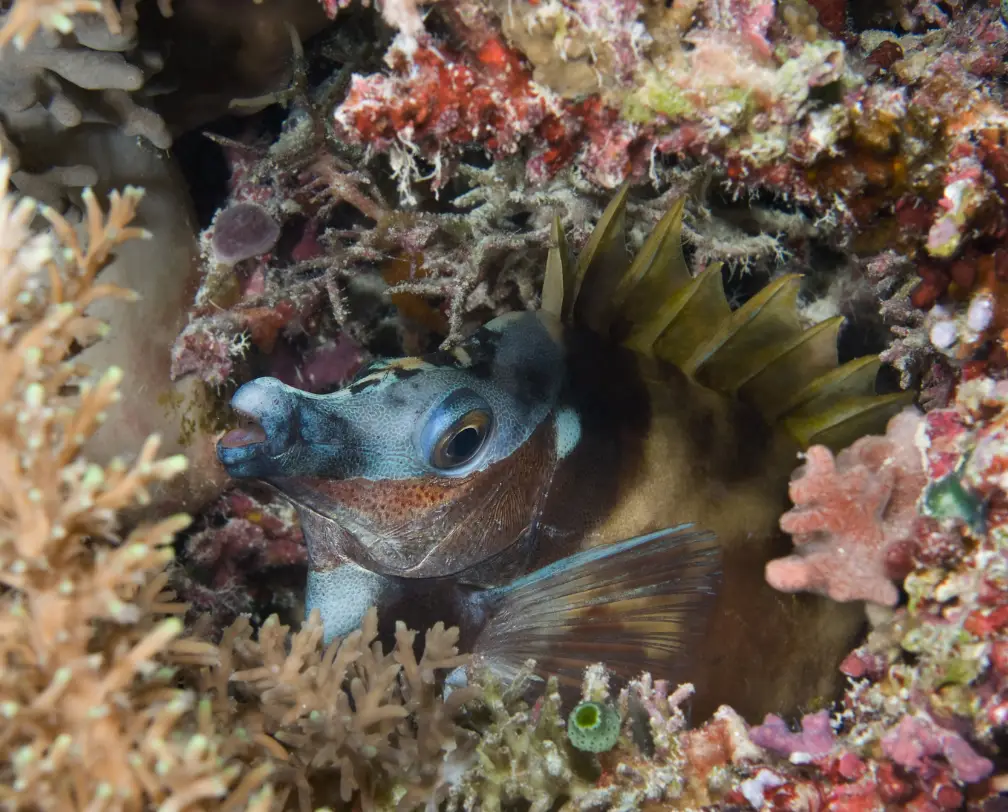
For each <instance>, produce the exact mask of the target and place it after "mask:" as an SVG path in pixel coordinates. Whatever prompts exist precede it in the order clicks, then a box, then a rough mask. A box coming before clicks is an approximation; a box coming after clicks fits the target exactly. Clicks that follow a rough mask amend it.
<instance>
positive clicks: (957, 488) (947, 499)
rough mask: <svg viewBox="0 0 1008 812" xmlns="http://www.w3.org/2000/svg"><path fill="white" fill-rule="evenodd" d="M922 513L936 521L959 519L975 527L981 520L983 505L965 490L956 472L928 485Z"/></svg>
mask: <svg viewBox="0 0 1008 812" xmlns="http://www.w3.org/2000/svg"><path fill="white" fill-rule="evenodd" d="M924 512H925V513H926V514H927V515H929V516H934V517H935V518H938V519H961V520H962V521H964V522H965V523H966V524H968V525H969V526H970V527H977V526H979V524H980V523H981V520H982V519H983V504H982V503H981V501H980V500H979V499H978V498H977V497H976V496H975V495H974V494H972V493H970V492H969V491H968V490H966V488H964V487H963V484H962V481H961V480H960V479H959V474H958V472H956V473H952V474H949V475H948V476H946V477H943V478H942V479H939V480H938V481H937V482H933V483H931V484H930V485H928V487H927V490H925V491H924Z"/></svg>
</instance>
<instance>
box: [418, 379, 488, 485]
mask: <svg viewBox="0 0 1008 812" xmlns="http://www.w3.org/2000/svg"><path fill="white" fill-rule="evenodd" d="M492 429H493V412H492V411H491V410H490V407H489V405H488V404H487V403H486V401H484V400H483V398H481V397H480V396H479V395H477V394H476V393H475V392H472V391H471V390H468V389H459V390H456V391H455V392H453V393H452V394H451V395H449V396H448V398H446V399H445V400H444V401H443V402H442V403H441V404H440V405H439V406H438V407H437V408H436V409H435V410H434V412H433V413H432V414H431V416H430V418H429V419H428V421H427V425H426V426H425V427H424V429H423V432H422V434H421V436H420V446H421V452H422V453H423V456H424V457H425V458H426V461H427V463H428V464H429V465H430V466H431V467H432V468H435V469H437V470H439V471H445V472H455V473H459V471H458V469H460V468H464V467H465V466H466V465H467V464H468V463H470V462H472V461H473V460H474V459H476V457H477V456H478V455H479V453H480V451H482V450H483V447H484V446H485V445H486V442H487V438H488V437H489V436H490V433H491V431H492Z"/></svg>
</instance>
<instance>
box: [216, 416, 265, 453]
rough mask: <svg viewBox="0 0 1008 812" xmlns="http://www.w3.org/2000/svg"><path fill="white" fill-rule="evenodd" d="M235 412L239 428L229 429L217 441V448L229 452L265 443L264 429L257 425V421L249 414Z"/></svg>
mask: <svg viewBox="0 0 1008 812" xmlns="http://www.w3.org/2000/svg"><path fill="white" fill-rule="evenodd" d="M235 411H236V412H237V414H238V417H239V421H238V422H239V426H238V428H236V429H231V431H229V432H228V433H227V434H225V435H224V436H223V437H221V438H220V439H219V440H218V441H217V446H218V448H225V449H229V450H230V449H235V448H248V447H249V446H253V445H260V444H261V443H265V442H266V429H264V428H263V427H262V426H261V425H259V421H258V420H257V419H256V418H255V417H253V416H252V415H250V414H245V413H244V412H238V411H237V410H235Z"/></svg>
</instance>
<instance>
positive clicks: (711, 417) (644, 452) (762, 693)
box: [533, 349, 864, 719]
mask: <svg viewBox="0 0 1008 812" xmlns="http://www.w3.org/2000/svg"><path fill="white" fill-rule="evenodd" d="M600 356H601V354H600V353H597V352H591V353H586V354H585V357H584V358H583V361H582V362H581V363H577V362H572V363H571V364H570V368H571V376H572V388H573V389H574V391H575V392H577V393H578V394H579V395H580V398H579V399H580V400H581V401H582V406H581V407H580V408H581V409H582V416H583V418H582V419H583V420H585V427H584V435H583V439H582V441H581V443H580V444H579V445H578V447H577V448H576V449H575V450H574V451H573V452H572V453H571V455H570V457H569V458H568V459H566V460H564V461H562V463H561V464H560V466H559V468H558V470H557V473H556V475H555V477H554V480H553V483H552V487H551V493H550V498H549V499H548V500H547V502H546V505H545V508H544V511H543V517H542V526H543V528H544V530H543V532H544V533H545V534H549V535H552V536H553V537H552V538H551V540H550V542H549V543H545V542H544V543H543V544H542V545H541V546H540V548H539V557H538V558H537V559H536V560H535V561H534V564H533V566H536V567H538V566H541V565H544V564H547V563H550V562H551V561H553V560H556V559H558V558H560V557H562V556H565V555H568V554H570V553H572V552H575V548H578V547H581V546H588V545H601V544H608V543H612V542H614V541H619V540H621V539H626V538H631V537H633V536H637V535H640V534H642V533H646V532H649V531H652V530H657V529H659V528H662V527H670V526H673V525H675V524H677V523H678V522H682V521H690V522H694V523H695V524H697V525H698V526H700V527H703V528H705V529H707V530H710V531H712V532H713V533H714V534H715V535H716V536H717V538H718V541H719V543H720V547H721V555H722V560H721V567H722V576H721V577H722V580H721V584H720V586H719V589H718V593H717V597H716V598H715V600H714V603H713V607H712V609H711V612H710V617H709V620H708V622H707V624H708V625H707V627H706V630H705V632H704V633H703V634H702V635H700V636H698V638H697V639H696V641H695V642H694V643H693V644H692V645H691V647H690V651H689V652H688V654H687V655H686V656H685V659H686V662H684V663H682V664H681V665H682V669H681V670H675V676H676V678H677V679H680V680H682V681H685V680H689V681H691V682H693V683H694V685H695V686H696V688H697V695H696V698H695V702H694V711H695V713H697V714H698V718H706V716H707V715H709V714H710V713H712V712H713V711H714V710H716V708H717V706H718V705H719V704H722V703H728V702H730V703H731V705H732V706H733V707H734V708H735V709H736V710H738V711H739V712H740V713H742V714H743V715H745V716H746V717H747V718H752V719H759V718H762V714H764V713H767V712H771V711H772V712H778V713H791V712H794V711H796V710H798V709H799V708H800V707H803V706H804V707H807V706H808V705H809V703H812V702H815V701H821V700H823V699H829V698H832V697H833V696H835V695H836V691H837V688H838V687H839V685H840V679H841V675H840V673H839V671H838V670H837V666H838V665H839V662H840V660H841V659H842V658H843V657H844V656H845V655H846V654H847V653H848V652H849V651H850V649H851V647H852V646H853V644H854V642H855V638H856V636H857V635H858V633H859V631H860V629H861V627H862V626H863V622H864V609H863V607H862V605H861V604H859V603H852V604H838V603H835V602H833V601H830V600H828V599H825V598H821V597H819V596H814V595H786V594H782V593H780V592H777V591H776V590H774V589H772V588H771V587H769V586H768V585H767V583H766V581H765V579H764V567H765V565H766V562H767V561H769V560H771V559H773V558H778V557H780V556H783V555H787V554H789V553H790V552H791V550H792V544H791V541H790V539H789V538H788V537H787V536H786V535H785V534H783V533H782V532H781V531H780V529H779V527H778V520H779V518H780V515H781V514H782V513H783V512H784V511H785V510H787V509H788V507H789V502H788V497H787V485H788V480H789V478H790V474H791V472H792V470H793V469H794V468H795V467H796V465H797V464H798V462H799V461H798V451H799V447H798V444H797V443H796V442H795V440H794V439H793V438H792V437H790V436H789V435H788V434H787V433H786V432H785V431H783V430H781V429H780V427H773V426H770V425H768V424H767V422H766V421H765V420H764V419H763V418H762V416H761V415H760V414H759V413H757V412H756V410H755V409H753V408H752V407H749V406H746V405H745V404H743V403H740V402H738V401H737V400H732V399H730V398H726V397H724V396H722V395H719V394H717V393H714V392H711V391H710V390H708V389H705V388H704V387H702V386H699V385H698V384H697V383H695V382H694V381H692V380H690V379H689V378H687V377H686V376H685V375H684V374H683V373H682V372H681V371H680V370H679V369H677V368H676V367H674V366H672V365H671V364H667V363H664V362H662V361H660V360H658V359H655V358H649V357H645V356H641V355H638V354H636V353H632V352H630V351H628V350H623V349H610V351H609V357H608V358H606V359H605V362H603V359H602V357H600ZM554 534H555V535H554ZM670 670H671V669H670Z"/></svg>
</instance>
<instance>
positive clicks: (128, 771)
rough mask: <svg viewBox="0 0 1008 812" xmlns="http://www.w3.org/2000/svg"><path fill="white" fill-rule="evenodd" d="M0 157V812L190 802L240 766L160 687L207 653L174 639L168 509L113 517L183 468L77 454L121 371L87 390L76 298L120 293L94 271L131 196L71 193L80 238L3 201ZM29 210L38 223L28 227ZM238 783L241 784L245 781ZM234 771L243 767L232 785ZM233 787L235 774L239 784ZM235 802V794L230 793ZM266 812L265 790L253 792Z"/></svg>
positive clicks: (38, 210)
mask: <svg viewBox="0 0 1008 812" xmlns="http://www.w3.org/2000/svg"><path fill="white" fill-rule="evenodd" d="M8 181H9V168H8V165H7V164H6V162H0V713H2V715H3V717H4V721H3V726H2V732H0V804H2V805H3V806H4V808H7V809H41V810H49V809H52V810H72V809H85V808H88V809H109V810H112V809H122V810H133V809H137V810H139V809H145V808H150V807H154V806H160V808H161V809H164V810H172V809H183V808H185V809H204V808H209V807H207V806H206V804H207V802H213V801H217V800H219V799H223V798H224V797H226V796H227V795H228V794H229V793H230V792H231V790H232V789H233V788H234V786H235V784H236V783H237V782H238V780H239V778H240V777H241V775H242V773H243V772H244V771H245V766H244V765H243V764H241V763H238V762H233V761H229V760H228V759H226V758H224V757H223V756H222V754H221V752H220V744H221V742H222V741H224V739H223V738H221V737H219V736H216V735H214V733H213V731H212V730H211V729H208V728H207V727H206V724H205V723H201V720H200V718H199V716H198V714H197V713H196V709H197V697H196V696H195V695H194V694H193V693H192V692H189V691H185V690H180V689H178V688H177V687H175V684H174V674H173V672H172V669H171V668H170V667H169V666H170V663H171V662H172V661H173V660H175V659H178V658H188V659H189V660H193V659H195V660H197V661H211V660H213V659H214V657H215V654H216V651H215V649H214V648H213V647H212V646H210V645H209V644H207V643H202V642H199V641H196V640H192V639H185V638H184V637H183V624H182V621H181V619H180V618H179V617H178V615H179V614H180V613H181V611H182V609H183V608H184V607H181V606H179V605H178V604H174V603H173V602H172V601H171V598H170V595H168V594H167V593H165V592H164V591H163V588H164V586H165V583H166V580H167V576H166V574H165V566H166V564H167V562H168V561H169V560H170V559H171V558H172V555H173V551H172V542H173V539H174V536H175V534H176V533H177V532H178V531H180V530H181V529H183V528H184V527H185V526H186V525H187V524H188V523H189V518H188V517H186V516H176V517H171V518H168V519H165V520H164V521H160V522H157V523H154V524H148V525H141V526H139V527H137V528H135V529H134V530H133V531H132V532H130V533H129V534H128V535H127V536H126V537H125V538H123V537H121V536H120V535H119V532H118V526H117V513H118V511H120V510H121V509H123V508H125V507H127V506H130V505H131V504H134V503H137V502H140V503H142V502H143V501H144V500H145V499H146V497H147V488H148V487H149V486H150V485H152V484H153V483H155V482H157V481H159V480H164V479H168V478H171V477H174V476H176V475H178V474H179V473H181V472H182V471H183V470H184V468H185V460H184V458H182V457H170V458H167V459H159V458H158V455H157V451H158V444H159V441H158V438H157V437H152V438H150V439H149V440H148V441H147V443H146V444H145V445H144V446H143V448H142V449H141V450H140V452H139V454H138V455H137V456H136V459H135V460H133V461H132V462H128V461H126V460H122V459H118V460H113V461H112V462H111V463H110V464H109V465H107V466H104V467H102V466H98V465H95V464H91V463H89V462H88V461H87V460H86V459H83V458H82V457H81V455H80V451H81V448H82V446H83V445H84V443H85V442H86V440H87V439H88V437H89V436H90V435H91V434H92V433H93V432H94V431H95V430H96V428H97V427H98V425H99V424H100V423H101V422H102V420H103V416H104V414H105V410H106V409H107V408H108V407H109V405H110V404H112V403H113V402H114V401H115V400H116V399H117V398H118V397H119V385H120V382H121V379H122V374H121V372H119V371H118V370H117V369H115V368H112V369H108V370H105V371H104V372H103V373H101V374H100V375H99V376H98V377H97V380H95V379H94V376H93V375H92V374H91V372H90V371H89V370H87V369H85V368H83V366H82V365H81V364H79V363H77V362H75V360H74V359H73V353H74V351H75V349H76V348H77V347H80V346H86V345H87V344H88V343H90V342H92V341H94V340H96V339H97V338H99V337H100V336H101V335H102V333H103V332H104V331H103V325H102V324H101V323H100V322H98V321H97V320H96V319H94V318H92V317H90V316H88V315H87V309H88V307H89V305H90V304H92V303H93V302H95V301H97V300H99V299H102V298H106V297H121V298H130V294H129V293H128V292H127V291H124V290H122V289H119V288H116V287H114V286H111V285H105V284H102V283H101V282H100V281H99V280H98V276H99V273H100V271H101V270H102V268H104V267H105V265H106V264H107V263H108V262H109V260H110V257H111V255H112V253H113V252H114V251H115V249H116V248H117V247H118V246H119V245H121V244H122V243H123V242H125V241H127V240H131V239H139V238H143V237H145V236H146V233H145V232H144V231H143V230H141V229H137V228H133V227H131V226H130V222H131V220H132V219H133V216H134V213H135V210H136V206H137V203H138V202H139V200H140V197H141V192H140V191H139V190H137V189H132V188H127V189H126V190H125V191H124V192H123V193H122V194H118V193H113V194H112V195H111V196H110V199H109V203H108V213H107V215H106V213H105V212H103V210H102V207H101V206H100V205H99V203H98V200H97V199H96V197H95V196H94V195H93V194H92V193H90V192H86V193H85V195H84V201H85V207H86V217H85V221H84V224H83V227H82V229H81V231H83V235H81V234H79V232H78V230H76V229H74V228H73V227H72V226H71V225H70V224H69V223H68V222H67V221H66V220H64V219H63V218H62V216H61V215H59V214H57V213H56V212H55V211H53V210H50V209H48V208H46V207H44V206H40V205H39V204H37V203H36V202H35V201H33V200H31V199H28V198H23V199H21V200H16V199H15V198H14V197H13V195H11V194H9V193H8V186H7V184H8ZM37 214H41V215H42V216H43V217H44V218H45V219H46V220H48V223H49V228H48V230H47V231H44V232H42V233H35V232H34V231H33V230H32V223H33V221H34V220H35V218H36V216H37ZM263 777H264V776H262V775H252V776H251V782H252V786H251V787H250V789H251V790H255V789H257V788H258V784H261V783H262V780H263ZM246 778H249V775H246ZM246 783H247V782H246ZM246 795H248V793H246ZM255 801H256V807H257V808H258V809H260V810H265V809H266V808H268V804H269V802H270V793H269V791H265V793H264V794H261V795H260V796H258V797H257V798H256V799H255Z"/></svg>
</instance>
